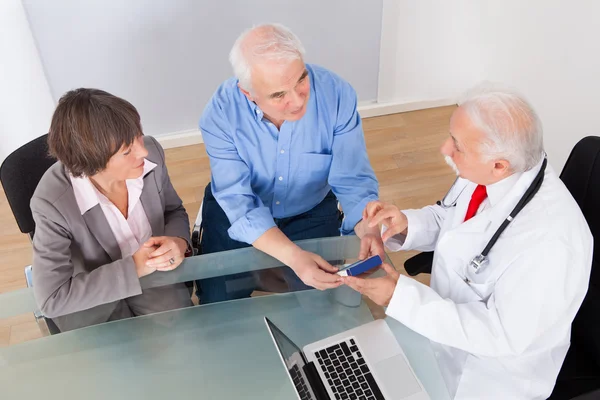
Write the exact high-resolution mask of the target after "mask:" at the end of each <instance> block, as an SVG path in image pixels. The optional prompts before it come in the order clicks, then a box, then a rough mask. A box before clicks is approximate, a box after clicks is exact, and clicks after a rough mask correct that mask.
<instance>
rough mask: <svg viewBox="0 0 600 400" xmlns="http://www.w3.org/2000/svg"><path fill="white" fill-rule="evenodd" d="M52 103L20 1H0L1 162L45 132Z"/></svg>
mask: <svg viewBox="0 0 600 400" xmlns="http://www.w3.org/2000/svg"><path fill="white" fill-rule="evenodd" d="M53 110H54V102H53V101H52V96H51V95H50V89H49V87H48V84H47V83H46V78H45V76H44V71H43V69H42V65H41V63H40V60H39V57H38V53H37V50H36V48H35V44H34V41H33V37H32V35H31V31H30V30H29V25H28V24H27V18H26V17H25V11H24V9H23V6H22V4H21V2H20V1H19V0H2V1H0V162H1V161H3V160H4V158H6V156H8V155H9V154H10V153H11V152H12V151H14V150H16V149H17V148H18V147H19V146H21V145H23V144H24V143H27V142H28V141H30V140H32V139H35V138H36V137H38V136H41V135H43V134H44V133H46V132H47V131H48V127H49V125H50V118H51V117H52V112H53Z"/></svg>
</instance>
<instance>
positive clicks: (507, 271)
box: [386, 163, 593, 400]
mask: <svg viewBox="0 0 600 400" xmlns="http://www.w3.org/2000/svg"><path fill="white" fill-rule="evenodd" d="M540 165H541V163H540V164H538V166H536V167H535V168H533V169H532V170H530V171H527V172H524V173H522V174H520V175H513V176H511V177H509V178H507V179H505V180H503V181H501V182H498V183H496V184H494V185H490V186H488V187H487V193H488V198H487V199H486V200H485V201H484V203H483V204H482V205H481V206H480V208H479V212H478V214H477V215H475V216H474V217H473V218H471V219H470V220H469V221H467V222H463V221H464V217H465V214H466V210H467V207H468V203H469V201H470V199H471V195H472V193H473V191H474V190H475V187H476V186H477V185H476V184H474V183H472V182H468V181H465V180H459V184H462V185H463V187H465V190H463V191H462V193H461V194H460V195H459V197H458V201H457V203H456V206H455V207H451V208H443V207H441V206H438V205H435V206H428V207H425V208H423V209H420V210H406V211H404V213H405V214H406V216H407V218H408V233H407V235H406V236H403V235H396V236H395V237H393V238H391V239H389V240H388V241H387V242H386V246H387V247H388V248H389V249H390V250H393V251H397V250H412V249H415V250H420V251H432V250H435V253H434V260H433V270H432V275H431V286H426V285H423V284H421V283H419V282H417V281H416V280H414V279H411V278H409V277H407V276H404V275H403V276H401V277H400V279H399V280H398V284H397V286H396V289H395V292H394V295H393V297H392V300H391V302H390V304H389V307H388V309H387V314H388V315H389V316H391V317H393V318H395V319H397V320H398V321H400V322H401V323H403V324H404V325H406V326H407V327H409V328H411V329H412V330H414V331H416V332H418V333H420V334H421V335H423V336H425V337H428V338H429V339H430V340H431V341H432V345H433V347H434V350H435V355H436V357H437V359H438V364H439V366H440V370H441V372H442V375H443V377H444V380H445V382H446V385H447V387H448V390H449V391H450V393H451V394H452V396H455V398H456V399H511V400H513V399H546V398H547V397H548V396H549V395H550V393H551V391H552V389H553V387H554V384H555V381H556V377H557V375H558V372H559V370H560V367H561V365H562V363H563V361H564V359H565V356H566V353H567V350H568V348H569V344H570V332H571V322H572V321H573V318H574V317H575V315H576V313H577V311H578V310H579V307H580V305H581V302H582V301H583V298H584V296H585V293H586V291H587V287H588V282H589V276H590V269H591V263H592V253H593V238H592V235H591V233H590V230H589V228H588V226H587V223H586V221H585V218H584V217H583V215H582V213H581V210H580V209H579V206H578V205H577V203H576V202H575V201H574V199H573V198H572V196H571V194H570V193H569V192H568V190H567V188H566V187H565V186H564V184H563V183H562V182H561V181H560V179H559V178H558V176H557V175H556V173H555V172H554V171H553V170H552V168H551V167H550V166H548V167H547V168H546V172H545V175H544V182H543V184H542V186H541V188H540V190H539V192H538V193H537V194H536V195H535V196H534V197H533V199H532V200H531V202H530V203H529V204H528V205H527V206H526V207H525V208H524V209H523V210H522V211H521V212H520V213H519V214H518V215H517V216H516V217H515V219H514V220H513V221H512V223H511V224H510V225H509V226H508V228H507V229H506V230H505V231H504V232H503V233H502V235H501V236H500V238H499V239H498V241H497V242H496V244H495V245H494V247H493V248H492V249H491V251H490V253H489V254H488V259H489V264H488V265H487V266H486V267H484V268H482V269H481V270H480V272H479V273H477V274H476V273H475V271H474V270H473V268H472V267H470V266H468V263H469V261H470V260H471V259H472V258H473V257H474V256H476V255H478V254H480V253H481V251H482V250H483V249H484V247H485V246H486V244H487V243H488V241H489V239H490V238H491V237H492V235H493V234H494V233H495V232H496V230H497V229H498V227H499V226H500V224H501V223H502V222H503V221H504V219H505V218H506V217H507V216H508V215H509V213H510V212H511V211H512V209H513V208H514V207H515V205H516V204H517V203H518V201H519V200H520V199H521V197H522V196H523V194H524V193H525V191H526V190H527V188H528V187H529V186H530V184H531V182H532V181H533V178H534V177H535V175H537V173H538V171H539V169H540ZM464 185H466V186H464Z"/></svg>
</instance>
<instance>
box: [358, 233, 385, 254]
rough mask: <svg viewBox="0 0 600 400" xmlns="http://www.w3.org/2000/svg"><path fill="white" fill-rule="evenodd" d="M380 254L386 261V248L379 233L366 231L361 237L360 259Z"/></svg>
mask: <svg viewBox="0 0 600 400" xmlns="http://www.w3.org/2000/svg"><path fill="white" fill-rule="evenodd" d="M372 256H379V257H381V259H382V260H384V261H385V249H384V247H383V241H382V240H381V235H380V234H379V233H366V234H364V235H363V236H362V238H361V239H360V252H359V253H358V258H359V260H364V259H366V258H369V257H372Z"/></svg>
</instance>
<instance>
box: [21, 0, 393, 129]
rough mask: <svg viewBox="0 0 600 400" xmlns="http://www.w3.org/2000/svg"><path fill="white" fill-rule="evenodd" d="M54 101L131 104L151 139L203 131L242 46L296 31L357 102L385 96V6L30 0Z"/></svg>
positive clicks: (350, 0)
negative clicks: (86, 93) (79, 92)
mask: <svg viewBox="0 0 600 400" xmlns="http://www.w3.org/2000/svg"><path fill="white" fill-rule="evenodd" d="M24 4H25V8H26V10H27V14H28V18H29V22H30V25H31V29H32V31H33V34H34V37H35V38H36V41H37V45H38V48H39V51H40V55H41V58H42V61H43V64H44V67H45V71H46V75H47V77H48V82H49V84H50V87H51V91H52V95H53V97H54V99H55V100H58V98H59V97H60V96H61V95H62V94H63V93H64V92H66V91H67V90H70V89H73V88H76V87H98V88H102V89H104V90H107V91H109V92H112V93H113V94H115V95H118V96H121V97H123V98H125V99H127V100H129V101H131V102H132V103H133V104H134V105H135V106H136V107H137V108H138V110H139V111H140V114H141V116H142V123H143V125H144V130H145V132H146V133H147V134H151V135H161V134H165V133H171V132H179V131H187V130H195V129H196V128H197V123H198V119H199V117H200V114H201V112H202V109H203V108H204V105H205V104H206V102H207V101H208V99H209V98H210V96H211V95H212V94H213V92H214V90H215V89H216V88H217V86H218V85H219V84H220V83H221V82H222V81H223V80H225V79H226V78H228V77H229V76H231V74H232V73H231V67H230V66H229V63H228V60H227V57H228V53H229V50H230V48H231V45H232V44H233V42H234V41H235V38H236V37H237V36H238V35H239V34H240V33H241V32H242V31H243V30H244V29H246V28H249V27H251V26H252V25H253V24H257V23H261V22H271V21H275V22H281V23H283V24H286V25H288V26H289V27H290V28H291V29H292V30H293V31H295V33H296V34H297V35H298V36H299V37H300V39H301V40H302V41H303V43H304V45H305V47H306V50H307V61H309V62H314V63H318V64H321V65H323V66H325V67H329V68H331V69H333V70H335V71H336V72H337V73H338V74H340V75H341V76H342V77H344V78H346V79H347V80H349V81H350V83H352V84H353V86H354V87H355V89H356V90H357V93H358V96H359V100H363V101H365V100H366V101H368V100H374V99H375V98H376V96H377V74H378V68H379V40H380V32H381V8H382V0H326V1H323V0H305V1H296V0H253V1H247V0H220V1H201V0H198V1H196V0H128V1H122V0H87V1H83V2H82V1H79V0H52V1H47V0H24Z"/></svg>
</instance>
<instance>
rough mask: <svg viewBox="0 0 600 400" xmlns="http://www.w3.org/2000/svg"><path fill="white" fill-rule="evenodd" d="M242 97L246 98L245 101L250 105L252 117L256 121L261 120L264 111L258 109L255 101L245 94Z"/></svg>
mask: <svg viewBox="0 0 600 400" xmlns="http://www.w3.org/2000/svg"><path fill="white" fill-rule="evenodd" d="M240 93H241V92H240ZM242 96H244V94H243V93H242ZM244 98H245V99H246V101H247V102H248V104H249V105H250V109H251V110H252V114H253V115H254V119H256V120H257V121H262V119H263V117H264V116H265V113H264V112H263V111H262V110H261V109H260V107H259V106H258V105H257V104H256V103H255V102H253V101H250V100H249V99H248V98H247V97H246V96H244Z"/></svg>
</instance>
